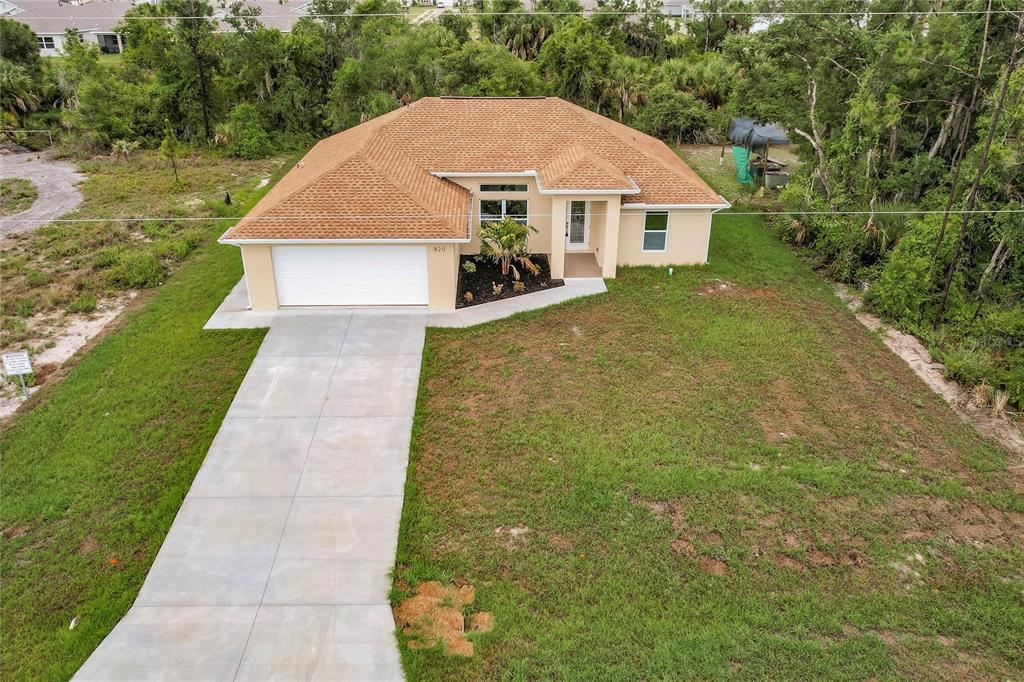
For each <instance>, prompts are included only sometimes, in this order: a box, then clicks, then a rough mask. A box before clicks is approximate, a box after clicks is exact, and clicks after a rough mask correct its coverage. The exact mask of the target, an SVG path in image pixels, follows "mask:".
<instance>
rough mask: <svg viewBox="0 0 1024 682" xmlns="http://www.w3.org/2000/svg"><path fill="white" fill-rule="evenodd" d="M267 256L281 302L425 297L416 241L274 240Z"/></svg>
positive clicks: (421, 249) (410, 301)
mask: <svg viewBox="0 0 1024 682" xmlns="http://www.w3.org/2000/svg"><path fill="white" fill-rule="evenodd" d="M271 258H272V260H273V269H274V280H275V284H276V288H277V303H278V305H281V306H341V305H427V303H428V284H427V247H425V246H422V245H410V244H387V245H374V244H353V245H332V246H330V247H326V248H325V247H324V246H319V245H281V246H276V245H275V246H274V247H273V248H272V249H271Z"/></svg>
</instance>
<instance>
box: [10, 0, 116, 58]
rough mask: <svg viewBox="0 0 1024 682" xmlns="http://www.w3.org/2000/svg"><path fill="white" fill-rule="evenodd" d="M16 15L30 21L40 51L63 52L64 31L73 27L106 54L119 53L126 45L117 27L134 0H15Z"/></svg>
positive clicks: (28, 23)
mask: <svg viewBox="0 0 1024 682" xmlns="http://www.w3.org/2000/svg"><path fill="white" fill-rule="evenodd" d="M13 4H14V5H15V6H16V7H17V10H18V12H17V14H16V15H15V16H14V18H15V19H17V20H18V21H20V22H21V23H23V24H26V25H28V27H29V28H31V29H32V30H33V31H34V32H35V34H36V42H37V43H38V44H39V54H41V55H42V56H44V57H55V56H57V55H59V54H61V53H62V52H63V48H64V37H65V35H64V31H65V30H66V29H68V28H73V29H75V30H76V31H78V34H79V35H80V36H81V38H82V40H83V41H85V42H86V43H94V44H97V45H99V48H100V51H101V52H103V53H104V54H118V53H120V52H121V51H122V50H123V49H124V45H123V43H122V42H121V38H120V36H118V34H117V32H116V31H115V30H114V29H115V27H116V26H117V24H118V23H119V22H120V21H121V17H122V16H124V13H125V11H126V10H128V9H130V8H131V7H132V3H130V2H102V1H98V2H94V1H90V0H85V1H81V0H74V2H57V0H14V3H13Z"/></svg>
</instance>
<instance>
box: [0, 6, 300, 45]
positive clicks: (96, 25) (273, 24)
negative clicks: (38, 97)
mask: <svg viewBox="0 0 1024 682" xmlns="http://www.w3.org/2000/svg"><path fill="white" fill-rule="evenodd" d="M146 2H148V0H71V1H70V2H66V1H65V2H61V1H60V0H0V16H4V17H8V18H11V19H16V20H17V21H20V22H21V23H23V24H26V25H27V26H28V27H29V28H31V29H32V30H33V31H34V32H35V34H36V36H37V37H38V43H39V53H40V54H41V55H42V56H44V57H53V56H57V55H59V54H61V53H62V52H63V47H64V32H65V31H66V30H67V29H69V28H71V29H74V30H76V31H78V34H79V35H80V36H81V37H82V40H83V41H85V42H86V43H89V44H93V43H94V44H96V45H99V48H100V51H101V52H103V53H104V54H119V53H120V52H121V51H123V50H124V39H123V38H122V37H121V36H120V35H118V33H117V31H116V28H117V25H118V24H119V23H120V22H121V18H122V17H123V16H124V15H125V12H127V11H128V10H130V9H131V8H132V7H134V6H136V5H140V4H145V3H146ZM212 4H213V8H214V17H215V18H218V19H221V20H223V18H224V17H225V16H226V15H227V14H228V13H229V12H230V9H229V7H230V3H229V2H227V1H226V0H214V2H213V3H212ZM245 4H246V5H248V6H250V7H259V8H260V9H261V10H262V15H261V16H262V19H261V22H262V23H263V25H264V26H266V27H267V28H276V29H278V30H279V31H283V32H285V33H287V32H289V31H291V28H292V26H294V25H295V22H296V21H298V20H299V19H300V18H302V17H303V16H305V14H306V6H307V5H308V0H288V1H287V2H278V0H247V2H246V3H245ZM219 30H221V31H230V30H233V29H232V28H231V26H230V25H228V24H227V23H225V22H223V21H221V22H220V26H219Z"/></svg>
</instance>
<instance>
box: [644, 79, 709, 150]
mask: <svg viewBox="0 0 1024 682" xmlns="http://www.w3.org/2000/svg"><path fill="white" fill-rule="evenodd" d="M718 118H720V117H719V116H717V115H716V114H714V113H712V112H711V111H710V110H709V109H708V107H707V105H706V104H705V103H704V102H702V101H700V100H699V99H697V98H696V97H694V96H693V95H690V94H688V93H685V92H679V91H677V90H675V89H673V88H672V86H671V85H669V84H668V83H658V84H657V85H655V86H654V87H653V88H651V92H650V94H649V95H648V97H647V104H645V105H644V106H643V107H641V108H640V112H639V113H638V114H637V117H636V127H637V128H639V129H640V130H642V131H644V132H645V133H648V134H650V135H654V136H655V137H660V138H662V139H663V140H673V141H674V142H675V143H676V144H683V143H685V142H705V141H707V140H709V139H711V138H715V137H717V134H714V133H712V132H710V131H712V130H713V129H715V128H717V127H721V125H720V124H721V123H722V122H723V121H719V120H718Z"/></svg>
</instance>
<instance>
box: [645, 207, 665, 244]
mask: <svg viewBox="0 0 1024 682" xmlns="http://www.w3.org/2000/svg"><path fill="white" fill-rule="evenodd" d="M667 245H668V211H648V212H647V214H646V215H645V216H644V247H643V250H644V251H664V250H665V247H666V246H667Z"/></svg>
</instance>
